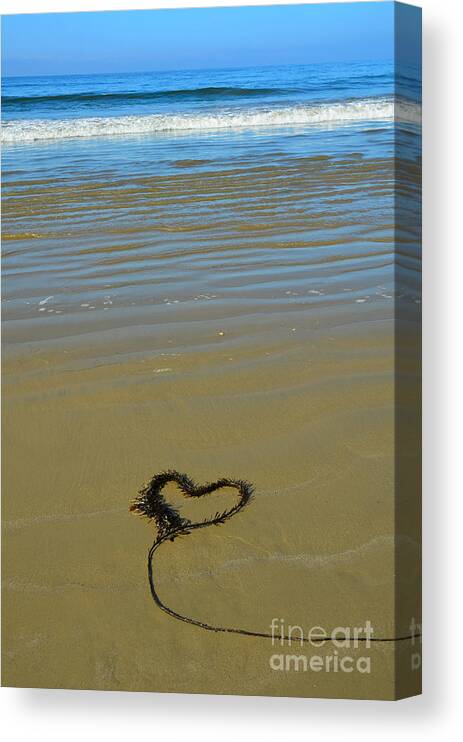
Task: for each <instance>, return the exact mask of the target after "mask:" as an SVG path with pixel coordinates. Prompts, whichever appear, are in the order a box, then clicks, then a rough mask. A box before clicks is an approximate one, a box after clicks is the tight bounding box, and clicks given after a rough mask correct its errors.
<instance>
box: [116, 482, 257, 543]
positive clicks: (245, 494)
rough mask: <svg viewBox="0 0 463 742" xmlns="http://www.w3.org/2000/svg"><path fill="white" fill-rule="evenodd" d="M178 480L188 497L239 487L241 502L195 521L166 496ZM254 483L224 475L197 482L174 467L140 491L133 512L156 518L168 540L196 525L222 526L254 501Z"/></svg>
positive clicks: (163, 535)
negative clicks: (185, 515) (168, 537)
mask: <svg viewBox="0 0 463 742" xmlns="http://www.w3.org/2000/svg"><path fill="white" fill-rule="evenodd" d="M169 482H175V483H176V484H177V485H178V487H179V489H180V491H181V492H182V494H183V495H184V496H185V497H204V496H205V495H210V494H211V493H212V492H216V491H217V490H220V489H222V488H225V487H230V488H233V489H236V491H237V492H238V495H239V498H238V501H237V502H236V503H235V505H233V506H232V507H231V508H229V509H228V510H224V511H223V512H221V513H219V512H217V513H216V514H215V516H214V517H213V518H208V519H206V520H203V521H200V522H198V523H193V522H192V521H191V520H188V519H187V518H184V517H183V516H182V515H181V514H180V513H179V511H178V510H177V509H176V508H175V507H173V506H172V505H170V504H169V503H168V502H167V500H166V499H165V497H164V495H163V493H162V490H163V488H164V487H165V486H166V485H167V484H169ZM251 495H252V486H251V485H250V484H249V482H246V481H244V480H243V479H229V478H228V477H224V478H222V479H218V480H217V481H216V482H208V483H207V484H204V485H197V484H196V483H195V482H194V481H193V480H192V479H190V477H188V476H187V475H186V474H180V473H179V472H177V471H174V470H172V469H170V470H168V471H164V472H161V473H160V474H156V475H155V476H154V477H153V478H152V479H151V480H150V481H149V482H148V484H146V485H145V486H144V487H142V489H141V490H140V491H139V493H138V497H137V498H136V499H135V500H134V502H133V503H132V505H131V506H130V510H131V511H132V512H135V513H138V514H140V515H143V516H145V517H147V518H150V519H152V520H154V522H155V524H156V527H157V529H158V538H162V539H164V538H165V537H167V536H169V535H174V534H180V533H188V532H189V531H190V530H191V529H192V528H201V527H203V526H206V525H219V524H220V523H224V522H225V521H226V520H227V519H228V518H230V517H231V516H232V515H235V513H237V512H238V511H239V510H241V508H243V507H244V506H245V505H246V504H247V503H248V502H249V500H250V498H251Z"/></svg>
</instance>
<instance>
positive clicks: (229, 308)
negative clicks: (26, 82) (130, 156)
mask: <svg viewBox="0 0 463 742" xmlns="http://www.w3.org/2000/svg"><path fill="white" fill-rule="evenodd" d="M255 160H256V158H254V160H252V161H251V160H250V159H249V160H248V161H243V162H242V163H241V164H237V163H236V162H234V163H233V167H228V168H226V167H224V166H223V167H222V168H220V163H219V164H217V165H216V167H215V168H214V169H211V167H210V165H209V164H208V162H207V160H206V161H205V160H203V159H201V160H200V161H198V162H195V161H191V159H188V158H185V159H181V158H180V157H178V158H177V160H176V161H175V162H174V163H173V164H172V167H171V169H170V170H166V172H164V173H163V172H161V174H159V173H157V174H156V175H154V174H149V172H148V174H146V173H145V174H141V173H142V168H140V172H139V173H137V174H136V175H135V176H124V174H121V173H119V174H118V179H116V180H115V179H114V177H113V175H112V174H111V173H110V172H103V171H101V172H100V173H99V177H98V178H96V177H95V174H94V173H93V174H92V176H90V175H89V176H88V178H83V180H82V181H81V182H79V183H78V187H76V184H75V181H73V182H71V176H67V175H66V174H65V173H64V171H63V174H62V175H56V176H55V177H51V176H49V175H47V176H46V177H40V173H39V171H40V167H39V164H37V171H36V172H34V173H33V177H32V178H30V179H29V182H28V183H26V184H25V183H24V180H21V178H20V177H18V176H15V174H14V173H13V172H11V173H10V174H9V175H8V177H7V182H6V188H5V191H4V211H5V219H4V270H6V276H5V284H6V288H7V294H6V297H5V299H6V301H5V304H4V360H3V378H4V387H3V410H4V452H3V455H4V483H3V486H4V493H5V494H4V501H3V519H4V535H3V573H4V608H3V611H4V622H5V623H4V682H6V683H7V684H9V685H18V686H21V685H26V686H38V687H42V686H52V687H67V688H97V689H121V690H164V691H185V692H198V693H246V694H257V695H258V694H270V695H288V696H290V695H310V696H326V695H329V696H332V697H349V696H350V697H352V696H354V697H359V698H366V697H369V698H371V697H378V698H387V697H392V696H393V688H394V677H395V673H396V668H397V660H396V659H394V645H393V644H392V645H391V644H376V645H373V646H372V647H371V648H370V649H369V650H368V652H367V654H368V655H369V656H370V657H371V663H372V671H371V673H370V674H362V673H358V672H355V673H352V674H351V675H346V674H345V673H335V672H316V673H315V672H307V673H298V672H287V673H281V672H280V673H279V672H276V671H275V670H272V669H271V668H270V665H269V662H270V657H271V656H272V654H273V653H274V651H275V650H274V649H273V648H272V646H271V642H270V641H269V640H268V639H257V638H251V637H243V636H234V635H225V634H220V635H218V634H214V633H209V632H206V631H204V630H201V629H199V628H196V627H193V626H190V625H185V624H182V623H181V622H179V621H175V620H173V619H172V618H170V617H169V616H166V615H165V614H163V613H162V612H160V611H159V610H158V609H157V608H156V606H155V605H154V603H153V602H152V600H151V597H150V594H149V587H148V582H147V575H146V557H147V551H148V548H149V546H150V545H151V543H152V540H153V537H154V532H153V528H152V525H151V524H149V523H148V522H146V521H143V520H142V519H140V518H137V517H134V515H133V514H129V512H128V506H129V503H130V500H131V499H132V498H133V497H134V496H135V495H136V493H137V491H138V489H139V488H140V486H141V485H142V484H143V483H144V482H145V481H146V480H147V479H148V478H149V477H151V476H152V475H153V474H155V473H157V472H158V471H160V470H162V469H167V468H175V469H177V470H179V471H181V472H186V473H187V474H189V475H190V476H191V477H193V478H194V479H195V480H196V481H197V482H204V481H210V480H215V479H217V478H220V477H222V476H229V477H235V478H238V477H239V478H243V479H246V480H248V481H250V482H251V483H252V484H253V485H254V488H255V498H254V500H253V502H252V503H251V504H250V505H249V506H248V507H247V508H246V509H245V510H243V511H242V512H240V513H239V514H238V515H237V516H235V517H234V518H233V519H231V520H230V521H228V522H227V523H225V524H224V525H222V526H220V527H215V526H214V527H211V528H208V529H204V530H202V531H199V532H197V533H193V534H191V535H190V536H188V537H185V538H183V539H179V540H178V541H176V542H174V543H172V544H170V543H169V544H166V545H165V546H164V547H162V549H161V550H160V552H159V557H158V561H157V584H158V587H159V592H160V594H161V597H162V599H163V601H164V602H165V603H166V604H167V605H169V606H170V607H172V608H173V609H175V610H177V611H178V612H180V613H185V614H187V615H189V616H192V617H194V618H197V619H199V620H203V621H206V622H208V623H217V624H218V625H227V626H236V627H241V628H246V629H249V630H256V631H267V630H268V629H269V625H270V622H271V620H272V618H274V617H284V618H285V621H286V622H287V623H293V624H300V625H301V626H303V627H307V628H310V627H312V626H322V627H325V628H326V629H327V630H329V631H330V630H331V629H332V628H334V627H336V626H357V625H358V626H361V625H363V624H364V623H365V621H366V620H370V621H371V622H372V624H373V626H374V629H375V635H376V636H386V637H388V636H389V637H392V636H394V635H397V633H399V634H400V633H403V632H407V629H408V627H407V626H403V625H397V621H396V614H395V599H394V594H395V593H394V591H395V584H394V564H395V559H396V558H397V551H399V552H400V553H401V554H402V555H403V557H404V558H405V559H407V561H408V563H409V565H411V569H410V572H409V573H408V575H407V579H412V577H413V574H416V573H417V572H418V569H419V551H418V545H417V543H416V542H414V541H413V539H410V538H408V537H406V536H403V537H399V539H398V540H397V541H396V542H395V541H394V528H395V522H394V518H395V503H394V497H393V493H394V477H395V464H394V435H395V429H394V425H395V418H394V383H393V381H394V380H393V374H394V334H393V314H394V298H395V297H394V293H393V288H392V284H393V277H394V275H393V270H394V260H393V234H392V221H393V219H392V216H393V212H392V198H391V196H390V194H391V184H392V179H393V166H392V161H391V160H390V159H387V158H380V159H376V160H374V161H373V160H372V159H371V158H370V159H368V158H364V157H363V156H362V155H360V154H358V153H355V152H351V153H349V155H348V156H345V154H344V155H343V156H342V157H337V158H323V157H322V158H320V157H313V158H309V157H307V158H303V157H297V158H292V159H287V158H286V159H285V156H284V155H280V154H278V153H277V152H276V153H275V154H274V155H273V156H272V157H267V164H261V163H259V162H257V163H256V161H255ZM101 167H103V166H101ZM166 167H167V166H166ZM149 169H150V163H148V164H147V170H148V171H149ZM67 178H68V180H67ZM68 181H69V182H68ZM411 181H412V185H413V178H411ZM354 204H355V205H354ZM413 261H414V257H413V256H412V257H411V258H410V274H411V275H412V276H413V272H414V270H415V266H414V264H413ZM409 284H410V285H409V288H408V289H407V290H405V293H404V296H403V297H402V301H403V302H404V306H408V307H410V308H413V307H414V306H416V302H418V301H419V299H418V298H417V296H418V295H417V293H416V291H415V289H414V288H413V281H410V282H409ZM170 495H171V497H172V500H174V501H175V502H177V503H178V504H179V506H180V507H182V508H184V511H185V512H188V515H189V516H190V517H192V518H193V519H196V517H197V516H199V518H201V517H205V516H207V514H208V513H209V514H210V515H214V514H215V512H216V511H217V509H222V507H223V503H226V505H228V504H229V503H230V502H232V501H233V493H231V492H224V493H222V494H220V495H219V494H217V495H213V496H211V498H210V499H209V501H208V502H206V498H205V499H204V501H201V502H197V503H196V502H195V503H191V502H190V503H184V502H181V498H179V496H178V494H177V493H175V492H171V493H170ZM218 503H220V504H218ZM199 518H198V519H199ZM410 575H411V576H412V577H410ZM314 651H315V650H313V649H311V650H310V652H308V653H309V654H311V653H312V654H313V652H314ZM360 651H361V650H357V652H360ZM332 652H333V646H332V645H329V644H327V645H325V646H324V647H323V648H320V649H317V650H316V653H317V654H319V655H321V656H323V657H324V656H325V655H326V654H330V653H332ZM343 652H344V653H347V654H349V653H350V654H352V650H349V651H347V650H343V649H339V650H338V653H339V655H340V656H342V655H343ZM398 652H399V654H400V653H402V654H403V655H404V656H406V657H407V658H408V654H409V653H410V647H409V646H408V645H404V646H401V647H400V648H399V649H398ZM305 653H307V652H305ZM361 653H362V654H363V653H364V652H363V651H362V652H361Z"/></svg>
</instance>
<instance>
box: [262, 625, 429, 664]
mask: <svg viewBox="0 0 463 742" xmlns="http://www.w3.org/2000/svg"><path fill="white" fill-rule="evenodd" d="M409 628H410V636H409V637H408V639H409V640H410V643H411V648H412V655H411V668H410V669H411V670H418V669H419V668H420V666H421V646H420V647H419V648H418V647H417V646H416V645H417V644H420V645H421V625H420V624H417V623H416V621H415V619H414V618H413V619H412V620H411V622H410V627H409ZM270 633H271V638H272V648H273V650H274V652H273V654H272V655H271V656H270V659H269V664H270V668H271V669H272V670H274V671H275V672H326V673H333V672H334V673H339V672H342V673H360V674H370V673H371V669H372V668H371V656H370V654H369V649H370V648H371V645H372V642H374V641H378V639H377V638H375V630H374V628H373V625H372V622H371V621H369V620H367V621H365V623H364V625H363V626H354V627H350V626H337V627H335V628H333V629H331V630H329V631H328V630H326V629H325V628H323V627H322V626H312V627H311V628H309V629H306V630H305V631H304V629H303V628H302V626H299V625H291V624H287V623H286V622H285V620H284V619H282V618H273V619H272V621H271V624H270ZM304 647H306V648H309V651H308V652H307V651H305V652H304V653H299V652H298V653H296V652H295V651H294V650H295V649H298V650H299V649H301V648H304ZM321 647H326V648H327V649H328V651H326V649H325V650H324V652H323V653H322V654H319V653H317V652H315V651H314V650H315V649H320V648H321ZM354 650H355V651H354Z"/></svg>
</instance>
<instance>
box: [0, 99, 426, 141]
mask: <svg viewBox="0 0 463 742" xmlns="http://www.w3.org/2000/svg"><path fill="white" fill-rule="evenodd" d="M394 120H395V121H398V122H403V123H411V124H420V123H421V106H420V105H419V104H417V103H413V102H411V101H406V100H403V99H393V98H368V99H363V100H352V101H344V102H339V103H324V104H317V105H297V106H291V107H286V108H272V109H269V108H266V109H254V110H249V109H247V110H240V111H231V110H228V111H227V110H225V111H218V112H211V113H185V114H166V115H162V114H153V115H146V116H118V117H116V116H115V117H108V118H105V117H92V118H76V119H60V120H44V119H29V120H14V121H7V122H4V123H3V126H2V141H3V142H4V143H5V144H8V143H22V142H37V141H45V140H53V139H72V138H92V137H99V136H110V137H113V136H133V135H139V134H151V135H153V134H160V133H184V132H186V133H188V132H190V133H194V132H198V131H207V130H223V129H229V130H230V129H246V128H257V127H261V128H275V127H288V126H300V125H318V126H327V125H342V124H351V123H355V122H362V121H394Z"/></svg>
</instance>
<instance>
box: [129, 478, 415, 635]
mask: <svg viewBox="0 0 463 742" xmlns="http://www.w3.org/2000/svg"><path fill="white" fill-rule="evenodd" d="M169 482H176V483H177V484H178V485H179V487H180V489H181V490H182V492H183V494H184V495H186V497H203V496H204V495H207V494H210V493H211V492H215V491H216V490H218V489H221V488H222V487H232V488H233V489H236V490H237V491H238V492H239V495H240V497H239V500H238V502H237V503H236V505H234V506H233V507H232V508H230V509H229V510H225V511H223V512H222V513H216V514H215V516H214V518H212V519H210V520H204V521H201V522H199V523H192V522H191V521H190V520H188V519H186V518H183V517H182V516H181V515H180V514H179V512H178V511H177V510H176V509H175V508H173V507H172V506H171V505H169V504H168V503H167V502H166V501H165V500H164V498H163V496H162V494H161V490H162V488H163V487H164V486H165V485H166V484H168V483H169ZM252 493H253V488H252V485H251V484H249V482H246V481H244V480H242V479H229V478H227V477H225V478H223V479H218V480H217V481H216V482H209V483H207V484H205V485H203V486H197V485H196V484H195V483H194V481H193V480H192V479H190V477H188V476H187V475H186V474H180V473H179V472H177V471H174V470H172V469H171V470H168V471H165V472H161V473H160V474H157V475H156V476H154V477H153V478H152V479H151V481H150V482H149V483H148V484H147V485H146V486H145V487H143V488H142V489H141V490H140V492H139V496H138V497H137V498H136V500H135V501H134V502H133V504H132V505H131V507H130V510H131V511H133V512H136V513H138V514H140V515H143V516H145V517H148V518H152V519H153V520H155V522H156V525H157V528H158V531H159V535H158V536H157V538H156V539H155V540H154V542H153V545H152V546H151V548H150V550H149V552H148V578H149V585H150V590H151V596H152V598H153V600H154V602H155V603H156V605H157V606H158V608H160V609H161V610H162V611H164V613H167V615H169V616H172V618H176V619H177V620H178V621H183V622H184V623H189V624H192V625H193V626H199V627H200V628H201V629H206V631H214V632H216V633H227V634H242V635H243V636H256V637H258V638H264V639H274V640H280V641H288V642H289V641H290V638H289V637H288V636H285V635H282V634H273V635H272V634H269V633H267V632H260V631H249V630H248V629H237V628H228V627H225V626H211V625H210V624H208V623H205V622H204V621H198V620H197V619H195V618H190V617H189V616H182V615H181V614H180V613H177V612H176V611H174V610H172V608H169V607H168V606H167V605H165V604H164V603H163V602H162V600H161V599H160V597H159V595H158V593H157V591H156V587H155V584H154V571H153V558H154V554H155V552H156V551H157V549H159V547H160V546H161V544H163V543H164V542H165V541H174V540H175V539H176V538H178V537H180V536H186V535H188V534H189V533H191V531H193V530H196V529H198V528H206V527H207V526H211V525H220V524H221V523H225V521H226V520H228V519H229V518H231V517H232V516H233V515H235V514H236V513H238V512H239V511H240V510H242V508H244V507H246V505H247V504H248V503H249V501H250V500H251V497H252ZM420 636H421V634H418V633H417V634H414V635H412V634H410V635H408V636H398V637H386V638H381V637H371V638H370V639H368V638H367V637H356V641H359V642H367V641H371V642H381V643H385V642H399V641H408V640H410V639H413V638H419V637H420ZM297 641H303V642H308V641H309V639H308V638H303V639H302V640H301V639H300V638H298V639H297ZM325 641H333V639H332V638H330V637H327V638H326V639H324V640H323V642H325Z"/></svg>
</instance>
